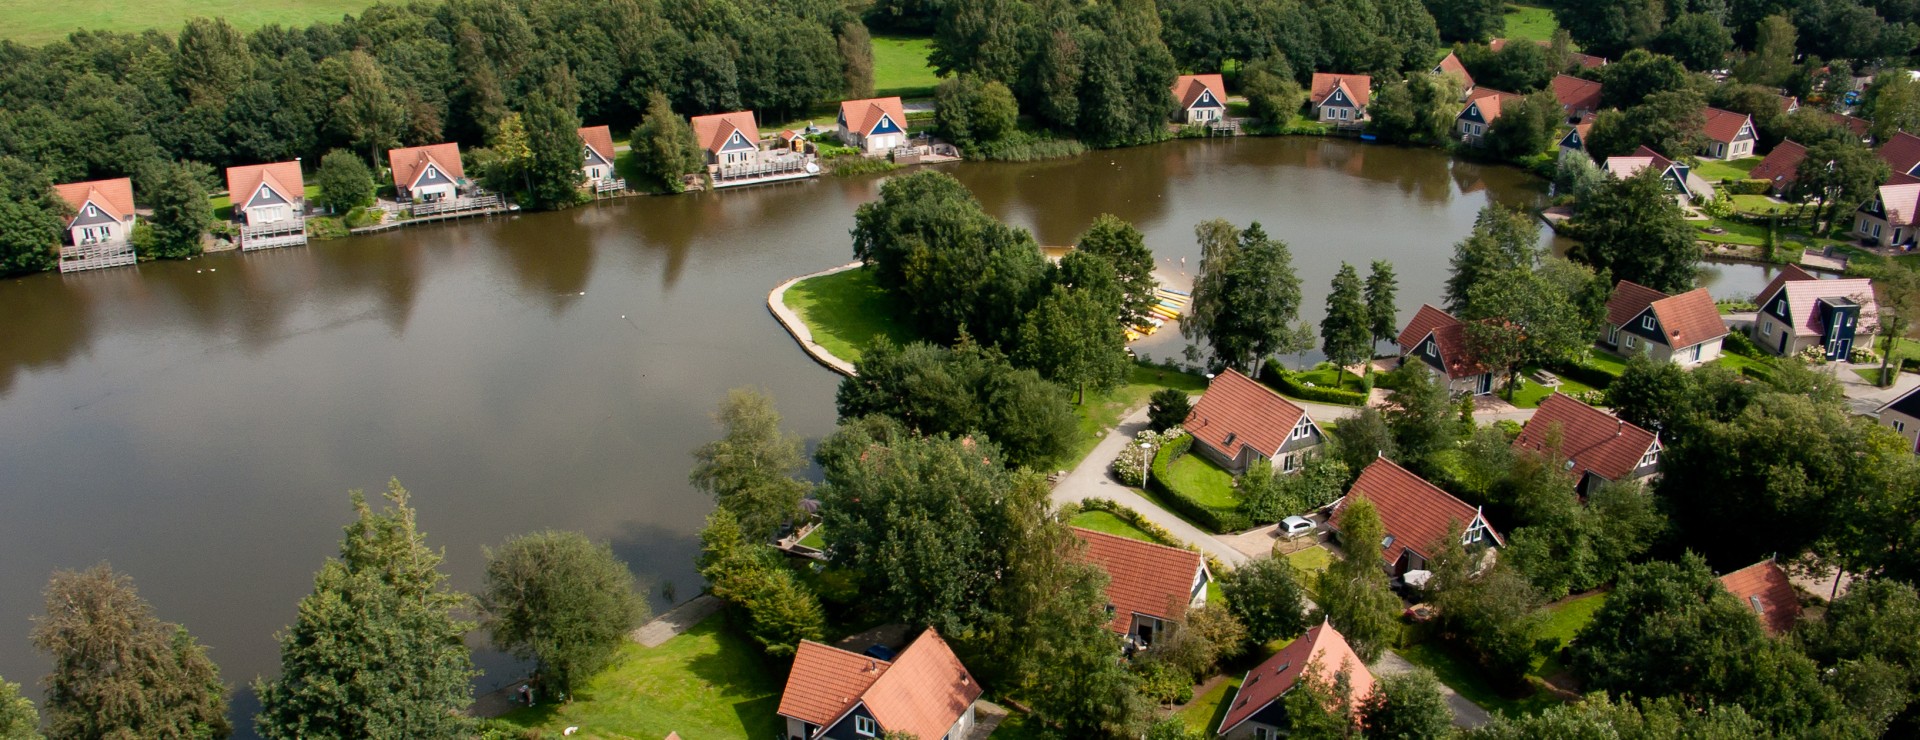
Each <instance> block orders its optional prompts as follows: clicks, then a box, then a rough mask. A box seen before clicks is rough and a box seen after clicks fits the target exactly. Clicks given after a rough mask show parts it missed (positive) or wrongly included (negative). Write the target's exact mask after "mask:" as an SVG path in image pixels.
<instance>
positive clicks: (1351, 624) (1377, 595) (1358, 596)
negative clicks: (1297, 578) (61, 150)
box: [1315, 494, 1400, 661]
mask: <svg viewBox="0 0 1920 740" xmlns="http://www.w3.org/2000/svg"><path fill="white" fill-rule="evenodd" d="M1339 527H1340V541H1341V542H1344V543H1346V551H1347V557H1346V558H1344V559H1341V560H1339V561H1336V562H1334V563H1333V564H1332V565H1330V566H1328V567H1327V569H1326V570H1324V571H1321V572H1320V575H1319V578H1318V579H1317V581H1316V586H1317V588H1316V589H1315V594H1316V595H1317V596H1318V602H1319V608H1318V609H1317V610H1316V612H1317V614H1316V615H1315V616H1316V617H1319V618H1323V619H1326V620H1328V621H1330V622H1332V623H1333V626H1334V627H1335V628H1337V629H1339V630H1340V632H1341V634H1344V635H1346V637H1347V642H1348V643H1350V644H1351V645H1352V646H1353V651H1354V652H1355V653H1357V654H1359V656H1360V659H1361V660H1366V661H1372V660H1374V659H1375V658H1378V657H1380V653H1381V652H1382V651H1384V650H1386V649H1387V648H1388V647H1391V646H1392V645H1393V643H1394V641H1395V640H1396V639H1397V637H1398V636H1399V632H1400V621H1399V614H1400V597H1398V596H1394V595H1393V591H1391V590H1389V589H1388V587H1387V572H1386V564H1385V563H1384V562H1382V558H1383V556H1382V555H1381V552H1380V548H1379V547H1378V546H1376V545H1377V543H1379V542H1381V541H1382V540H1383V539H1384V538H1385V537H1386V527H1385V526H1384V525H1382V524H1381V523H1380V512H1379V510H1378V509H1375V508H1374V505H1373V502H1371V501H1368V500H1367V499H1366V497H1364V496H1359V495H1352V494H1350V495H1349V496H1348V498H1347V503H1346V507H1345V508H1344V509H1342V510H1341V511H1340V515H1339Z"/></svg>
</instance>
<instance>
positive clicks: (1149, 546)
mask: <svg viewBox="0 0 1920 740" xmlns="http://www.w3.org/2000/svg"><path fill="white" fill-rule="evenodd" d="M1073 534H1074V536H1075V537H1079V538H1080V541H1081V542H1083V543H1085V544H1086V551H1085V554H1084V556H1085V557H1086V562H1088V563H1091V564H1093V565H1097V566H1100V569H1101V570H1104V571H1106V572H1107V616H1108V617H1109V619H1108V621H1107V629H1108V630H1110V631H1112V632H1113V633H1115V634H1118V635H1121V636H1124V637H1125V638H1126V639H1127V642H1128V644H1130V645H1132V646H1135V647H1146V646H1148V645H1152V644H1153V640H1154V638H1155V637H1156V636H1158V635H1161V634H1165V632H1166V629H1167V625H1169V624H1181V623H1184V622H1186V621H1187V610H1188V609H1198V608H1200V607H1203V606H1206V605H1207V583H1208V582H1210V581H1212V580H1213V574H1212V573H1210V572H1208V571H1207V562H1206V559H1205V558H1202V557H1200V553H1197V552H1194V551H1192V550H1182V549H1180V548H1178V547H1168V546H1166V545H1162V544H1159V543H1157V542H1146V541H1144V540H1136V539H1133V538H1132V537H1122V536H1120V535H1117V534H1107V533H1105V532H1095V531H1093V530H1091V529H1081V528H1079V527H1074V528H1073Z"/></svg>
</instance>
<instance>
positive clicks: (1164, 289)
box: [1154, 286, 1193, 296]
mask: <svg viewBox="0 0 1920 740" xmlns="http://www.w3.org/2000/svg"><path fill="white" fill-rule="evenodd" d="M1154 290H1158V291H1160V292H1162V293H1172V294H1174V295H1183V296H1191V295H1193V294H1192V293H1188V292H1186V291H1184V290H1174V289H1172V288H1168V287H1164V286H1163V287H1159V288H1155V289H1154Z"/></svg>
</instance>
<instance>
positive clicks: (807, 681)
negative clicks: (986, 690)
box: [776, 628, 981, 740]
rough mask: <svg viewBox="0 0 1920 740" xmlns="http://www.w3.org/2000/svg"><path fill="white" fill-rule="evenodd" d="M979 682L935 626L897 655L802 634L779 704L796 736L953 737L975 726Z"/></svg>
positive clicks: (805, 739)
mask: <svg viewBox="0 0 1920 740" xmlns="http://www.w3.org/2000/svg"><path fill="white" fill-rule="evenodd" d="M980 693H981V690H980V684H979V682H977V681H974V680H973V674H971V673H968V672H967V667H966V666H964V665H961V664H960V659H959V658H958V657H956V656H955V655H954V654H953V648H950V647H948V646H947V641H946V640H943V639H941V638H940V633H938V632H935V631H933V629H931V628H929V629H927V630H926V631H925V632H922V633H920V636H919V637H917V638H915V639H914V641H913V644H911V645H908V646H907V649H905V650H902V651H901V652H900V654H899V655H898V656H896V657H895V658H894V659H893V660H891V661H886V660H880V659H878V658H872V657H868V656H865V655H861V654H859V653H855V652H850V651H847V650H841V649H840V648H836V647H831V646H828V645H823V644H820V643H817V642H814V641H812V640H802V641H801V642H800V646H799V648H798V650H797V651H796V652H795V653H794V656H793V669H792V670H791V671H789V672H788V673H787V686H786V689H785V690H783V691H782V692H781V694H780V708H779V709H778V710H776V711H777V712H778V714H779V715H780V717H781V718H782V719H785V720H786V721H787V729H786V737H787V738H790V740H814V738H875V737H881V736H883V735H886V734H887V733H890V732H899V733H905V734H907V735H908V736H911V737H920V738H929V739H931V738H941V739H943V740H954V739H957V738H965V737H966V736H967V734H968V733H969V732H972V731H973V721H974V710H973V702H974V700H976V699H979V698H980Z"/></svg>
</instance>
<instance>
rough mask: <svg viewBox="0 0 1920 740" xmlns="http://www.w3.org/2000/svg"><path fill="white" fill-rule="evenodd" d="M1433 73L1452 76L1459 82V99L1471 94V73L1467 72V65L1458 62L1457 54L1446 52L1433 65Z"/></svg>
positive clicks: (1464, 98)
mask: <svg viewBox="0 0 1920 740" xmlns="http://www.w3.org/2000/svg"><path fill="white" fill-rule="evenodd" d="M1433 73H1434V74H1437V75H1447V76H1448V77H1452V78H1453V79H1454V81H1455V82H1458V83H1460V99H1461V100H1466V99H1467V96H1469V95H1472V94H1473V75H1471V74H1468V73H1467V65H1464V64H1461V63H1460V56H1459V55H1457V54H1454V53H1453V52H1451V51H1449V52H1447V56H1446V58H1444V59H1441V60H1440V63H1439V64H1436V65H1434V67H1433Z"/></svg>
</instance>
